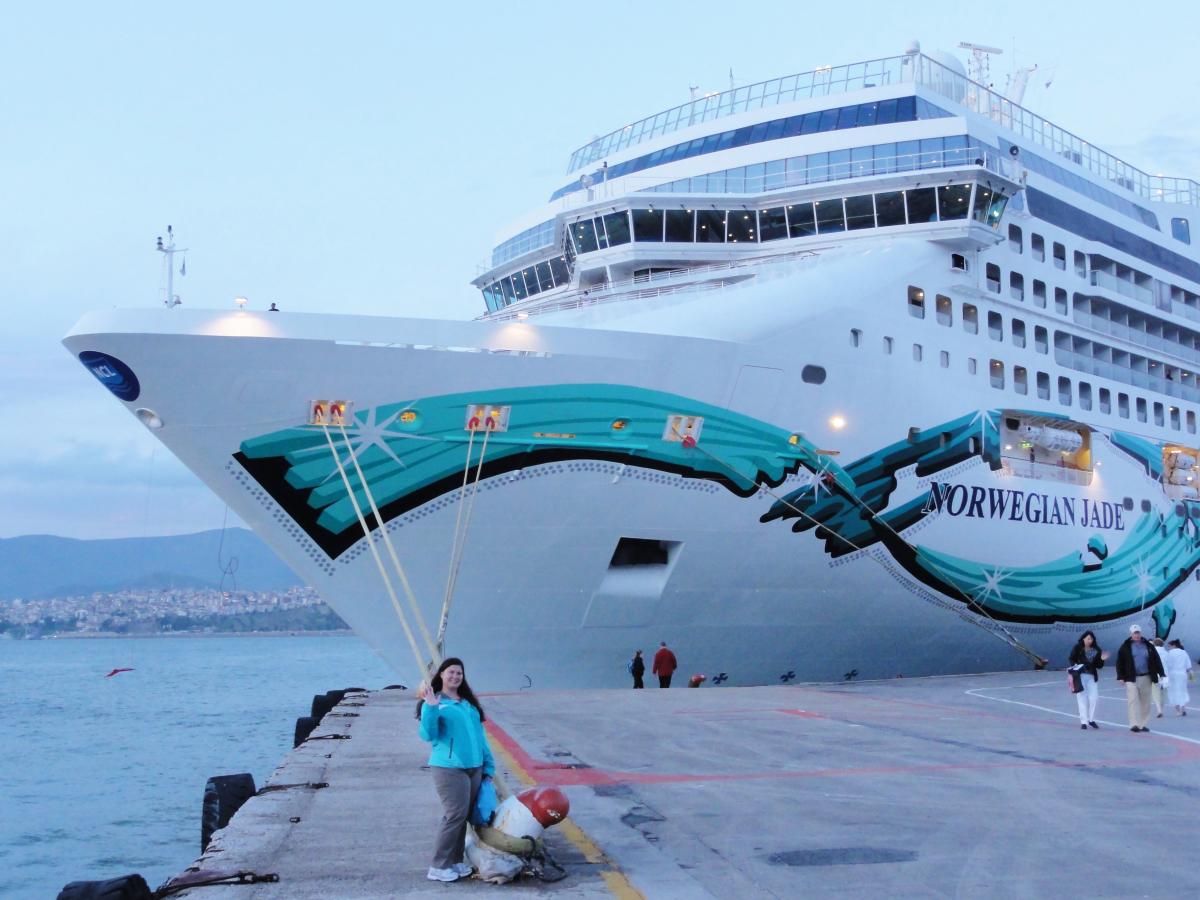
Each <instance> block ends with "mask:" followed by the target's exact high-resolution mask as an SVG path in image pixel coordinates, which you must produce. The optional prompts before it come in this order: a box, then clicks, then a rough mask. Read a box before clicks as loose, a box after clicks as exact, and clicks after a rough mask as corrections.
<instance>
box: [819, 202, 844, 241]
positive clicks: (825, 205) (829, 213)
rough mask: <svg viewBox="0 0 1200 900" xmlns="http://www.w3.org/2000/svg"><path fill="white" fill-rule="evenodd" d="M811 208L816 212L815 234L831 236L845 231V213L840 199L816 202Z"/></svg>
mask: <svg viewBox="0 0 1200 900" xmlns="http://www.w3.org/2000/svg"><path fill="white" fill-rule="evenodd" d="M813 206H815V207H816V210H817V234H833V233H834V232H838V231H845V230H846V213H845V210H844V209H843V207H842V198H841V197H836V198H834V199H833V200H818V201H817V202H816V203H814V204H813Z"/></svg>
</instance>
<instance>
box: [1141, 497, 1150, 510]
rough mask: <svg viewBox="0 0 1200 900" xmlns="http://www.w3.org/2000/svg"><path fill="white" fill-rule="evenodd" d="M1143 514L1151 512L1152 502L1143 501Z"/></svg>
mask: <svg viewBox="0 0 1200 900" xmlns="http://www.w3.org/2000/svg"><path fill="white" fill-rule="evenodd" d="M1142 512H1150V501H1149V500H1143V501H1142Z"/></svg>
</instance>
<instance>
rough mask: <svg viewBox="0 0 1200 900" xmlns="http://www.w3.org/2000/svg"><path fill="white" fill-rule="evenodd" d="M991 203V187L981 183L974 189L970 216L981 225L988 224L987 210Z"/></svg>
mask: <svg viewBox="0 0 1200 900" xmlns="http://www.w3.org/2000/svg"><path fill="white" fill-rule="evenodd" d="M991 205H992V191H991V188H987V187H984V186H983V185H982V184H981V185H979V186H978V187H977V188H976V189H975V203H974V205H973V206H972V208H971V218H972V219H974V220H975V221H976V222H979V223H981V224H983V225H987V224H988V210H989V209H990V208H991Z"/></svg>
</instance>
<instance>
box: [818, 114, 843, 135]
mask: <svg viewBox="0 0 1200 900" xmlns="http://www.w3.org/2000/svg"><path fill="white" fill-rule="evenodd" d="M837 123H838V111H837V110H836V109H827V110H825V111H824V112H823V113H821V121H820V122H819V123H818V125H817V131H833V130H834V129H835V128H837Z"/></svg>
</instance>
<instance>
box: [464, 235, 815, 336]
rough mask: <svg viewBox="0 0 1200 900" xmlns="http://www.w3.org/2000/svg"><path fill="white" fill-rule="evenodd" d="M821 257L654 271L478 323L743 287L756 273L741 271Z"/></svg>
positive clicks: (795, 255)
mask: <svg viewBox="0 0 1200 900" xmlns="http://www.w3.org/2000/svg"><path fill="white" fill-rule="evenodd" d="M819 255H820V254H819V251H817V250H811V249H809V250H794V251H791V252H789V253H779V254H772V255H769V256H768V255H758V256H751V257H746V258H744V259H736V260H727V261H725V262H719V263H706V264H704V265H699V266H680V267H679V268H677V269H668V270H667V271H665V272H654V273H653V274H649V275H638V276H635V277H633V278H628V279H624V280H622V281H612V282H608V283H606V284H600V285H594V286H592V287H587V288H579V289H576V290H573V291H569V292H567V293H564V294H559V295H558V296H557V297H553V298H547V299H545V300H542V301H538V302H533V303H527V304H515V305H513V306H506V307H505V308H504V309H502V310H497V311H496V312H489V313H485V314H484V315H482V316H478V317H477V321H488V322H503V321H506V320H511V319H524V318H527V317H529V316H532V315H540V314H542V313H548V312H558V311H561V310H566V309H580V308H583V307H590V306H596V305H599V304H602V303H613V302H621V301H626V300H643V299H646V298H648V297H659V296H662V295H663V294H673V293H678V292H680V291H684V290H687V291H709V290H719V289H721V288H725V287H729V286H731V285H735V284H741V283H743V282H745V281H747V280H748V279H749V278H753V277H754V272H741V273H739V272H737V270H739V269H754V270H756V271H757V270H758V269H761V268H762V267H763V266H767V265H775V264H779V263H789V262H797V261H803V260H807V259H815V258H816V257H817V256H819ZM718 273H730V274H731V277H728V278H725V277H722V278H710V277H709V276H711V275H715V274H718Z"/></svg>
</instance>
